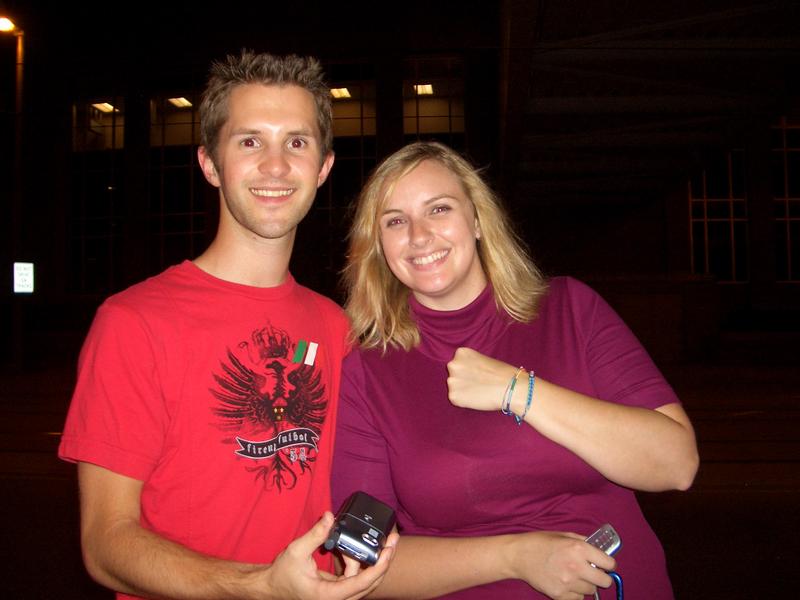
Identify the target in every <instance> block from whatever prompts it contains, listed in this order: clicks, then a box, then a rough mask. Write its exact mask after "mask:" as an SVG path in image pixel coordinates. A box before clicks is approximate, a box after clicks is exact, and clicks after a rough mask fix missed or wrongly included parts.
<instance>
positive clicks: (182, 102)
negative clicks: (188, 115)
mask: <svg viewBox="0 0 800 600" xmlns="http://www.w3.org/2000/svg"><path fill="white" fill-rule="evenodd" d="M168 101H169V103H170V104H172V106H177V107H178V108H189V107H190V106H191V105H192V103H191V102H189V101H188V100H187V99H186V98H184V97H183V96H181V97H180V98H169V99H168Z"/></svg>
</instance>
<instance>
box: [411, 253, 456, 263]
mask: <svg viewBox="0 0 800 600" xmlns="http://www.w3.org/2000/svg"><path fill="white" fill-rule="evenodd" d="M448 252H449V250H439V252H434V253H433V254H429V255H428V256H420V257H419V258H415V259H413V260H412V261H411V262H412V263H414V264H415V265H429V264H431V263H432V262H436V261H437V260H440V259H442V258H444V257H445V256H447V254H448Z"/></svg>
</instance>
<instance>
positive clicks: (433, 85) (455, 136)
mask: <svg viewBox="0 0 800 600" xmlns="http://www.w3.org/2000/svg"><path fill="white" fill-rule="evenodd" d="M403 134H404V136H405V140H406V142H413V141H415V140H422V139H435V140H438V141H440V142H442V143H445V144H447V145H449V146H451V147H453V148H455V149H457V150H464V147H465V140H464V74H463V66H462V63H461V60H460V59H457V58H416V59H411V60H409V61H407V62H406V65H405V75H404V81H403Z"/></svg>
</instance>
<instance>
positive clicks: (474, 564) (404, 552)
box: [370, 532, 616, 600]
mask: <svg viewBox="0 0 800 600" xmlns="http://www.w3.org/2000/svg"><path fill="white" fill-rule="evenodd" d="M590 563H594V564H596V565H597V566H598V567H600V568H599V569H595V568H593V567H592V566H591V564H590ZM615 566H616V563H615V561H614V559H613V558H611V557H609V556H606V555H605V554H604V553H603V552H601V551H600V550H598V549H597V548H594V547H592V546H590V545H589V544H587V543H586V542H584V541H583V538H582V537H581V536H580V535H576V534H571V533H558V532H531V533H519V534H510V535H497V536H485V537H471V538H440V537H417V536H403V538H402V539H401V541H400V542H399V544H398V546H397V553H396V556H395V558H394V560H393V561H392V567H391V569H389V572H388V573H387V575H386V577H385V578H384V580H383V582H382V583H381V585H380V587H379V588H378V589H377V590H376V591H375V592H374V593H372V594H371V595H370V597H371V598H409V599H418V598H432V597H436V596H441V595H444V594H448V593H452V592H455V591H458V590H462V589H465V588H470V587H474V586H477V585H483V584H487V583H493V582H495V581H500V580H503V579H520V580H522V581H525V582H526V583H527V584H528V585H530V586H531V587H533V588H535V589H536V590H538V591H540V592H541V593H543V594H545V595H546V596H548V597H549V598H554V599H557V600H583V598H584V596H588V595H591V594H593V593H594V591H595V588H596V587H603V588H605V587H608V586H610V585H611V583H612V580H611V578H610V577H609V576H608V574H607V573H606V571H607V570H608V571H610V570H613V569H614V568H615Z"/></svg>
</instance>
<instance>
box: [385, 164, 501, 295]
mask: <svg viewBox="0 0 800 600" xmlns="http://www.w3.org/2000/svg"><path fill="white" fill-rule="evenodd" d="M378 218H379V220H380V222H379V226H380V240H381V246H382V247H383V254H384V256H385V257H386V262H387V264H388V265H389V269H391V271H392V273H394V275H395V277H397V278H398V279H399V280H400V281H401V282H402V283H403V284H405V285H406V286H408V288H409V289H410V290H411V291H412V293H413V294H414V296H415V297H416V298H417V300H418V301H419V302H420V303H421V304H422V305H424V306H427V307H428V308H432V309H435V310H456V309H459V308H463V307H464V306H466V305H467V304H469V303H470V302H472V301H473V300H474V299H475V298H476V297H477V296H478V294H480V293H481V291H482V290H483V288H484V287H485V286H486V275H485V274H484V272H483V267H482V266H481V262H480V258H479V257H478V249H477V246H476V240H477V238H479V237H480V229H479V227H478V221H477V219H476V217H475V210H474V208H473V207H472V202H470V200H469V199H468V198H467V196H466V194H465V193H464V190H463V189H462V187H461V183H460V181H459V180H458V178H456V176H455V175H453V173H451V172H450V170H448V169H447V168H446V167H444V166H443V165H442V164H441V163H439V162H438V161H435V160H426V161H424V162H422V163H420V164H419V165H418V166H417V167H416V168H414V170H413V171H411V172H410V173H408V174H406V175H405V176H403V177H401V178H400V179H398V180H397V182H396V183H395V186H394V190H393V191H392V193H391V195H390V196H389V197H388V198H387V199H386V203H385V205H384V206H383V210H382V211H381V212H380V214H379V215H378Z"/></svg>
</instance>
